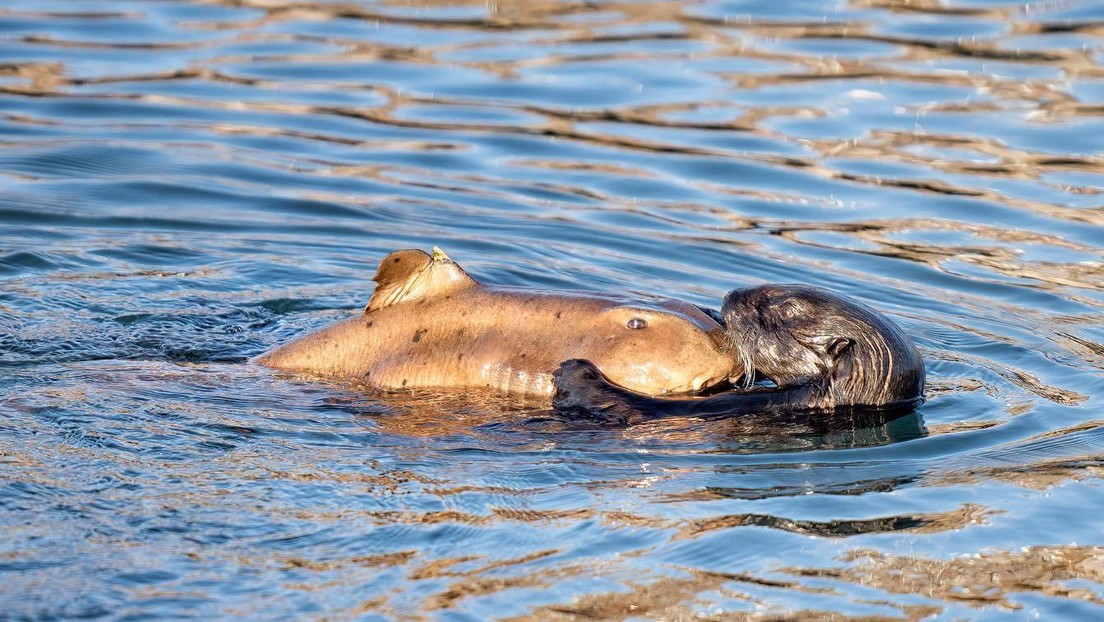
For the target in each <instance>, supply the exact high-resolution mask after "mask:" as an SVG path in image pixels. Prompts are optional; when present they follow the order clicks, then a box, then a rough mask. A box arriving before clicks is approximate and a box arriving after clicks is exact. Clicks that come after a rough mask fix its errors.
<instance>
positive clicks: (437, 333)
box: [255, 248, 743, 399]
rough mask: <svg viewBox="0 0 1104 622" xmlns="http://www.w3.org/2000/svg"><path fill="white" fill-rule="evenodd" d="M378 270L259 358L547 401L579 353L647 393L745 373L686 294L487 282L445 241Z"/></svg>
mask: <svg viewBox="0 0 1104 622" xmlns="http://www.w3.org/2000/svg"><path fill="white" fill-rule="evenodd" d="M373 280H374V281H376V283H377V286H376V290H375V292H374V293H373V295H372V298H371V300H370V301H369V302H368V305H367V307H366V308H365V310H364V312H363V313H358V314H356V315H355V316H353V317H351V318H349V319H346V320H343V321H340V322H337V323H336V324H333V325H331V326H329V327H327V328H325V329H323V330H321V331H319V332H317V333H314V334H310V335H307V336H305V337H302V338H300V339H298V340H296V341H293V342H291V343H289V344H287V345H284V346H282V347H279V348H277V349H275V350H273V351H271V352H268V353H266V354H264V355H262V356H260V357H258V358H257V359H255V361H256V362H257V363H260V364H262V365H266V366H269V367H275V368H279V369H284V370H289V371H298V372H309V373H313V374H319V375H326V376H337V377H346V378H354V379H357V380H360V381H363V382H365V383H367V384H368V385H369V386H372V387H378V388H381V389H400V388H414V387H439V388H449V387H452V388H463V387H490V388H493V389H497V390H499V391H502V392H505V393H509V394H514V395H521V396H537V397H542V398H545V399H546V398H547V397H548V396H550V395H551V394H552V373H553V372H554V371H555V370H556V368H557V367H558V366H559V364H560V363H561V362H563V361H565V360H568V359H575V358H585V359H588V360H590V361H593V362H594V363H595V364H597V365H599V366H601V368H602V372H603V373H604V374H605V376H606V377H607V378H609V379H610V380H611V381H612V382H615V383H617V385H619V386H622V387H626V388H628V389H631V390H633V391H635V392H639V393H641V394H647V395H664V394H672V393H686V392H693V391H700V390H702V389H707V388H709V387H712V386H715V385H718V384H721V383H725V382H728V381H729V380H730V379H733V378H736V377H739V376H741V375H742V373H743V368H742V367H740V359H738V358H736V357H734V356H733V355H732V352H731V350H730V348H729V346H728V344H727V341H726V339H725V336H724V330H723V329H722V328H721V326H720V324H718V323H717V322H716V321H715V320H714V319H713V318H711V317H710V316H708V315H707V314H705V313H704V312H702V310H701V309H699V308H697V307H695V306H694V305H691V304H688V303H685V302H682V301H678V300H673V299H669V298H656V299H635V298H628V297H624V296H613V295H602V294H594V293H588V292H578V291H546V290H536V289H525V288H517V287H499V286H492V285H483V284H480V283H478V282H476V281H475V279H473V278H472V277H471V276H469V275H468V274H467V273H466V272H465V271H464V270H463V269H462V268H461V267H460V266H459V265H457V264H456V263H455V262H454V261H452V260H451V259H449V258H448V256H447V255H445V253H444V252H442V251H441V250H440V249H437V248H434V251H433V255H430V254H428V253H426V252H424V251H421V250H403V251H398V252H395V253H391V254H390V255H388V256H387V257H385V258H384V259H383V261H381V262H380V265H379V269H378V270H377V272H376V274H375V276H374V277H373Z"/></svg>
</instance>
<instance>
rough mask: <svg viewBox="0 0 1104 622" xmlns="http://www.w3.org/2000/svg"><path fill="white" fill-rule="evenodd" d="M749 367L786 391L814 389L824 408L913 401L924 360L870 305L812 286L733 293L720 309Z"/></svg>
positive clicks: (920, 383)
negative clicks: (792, 388)
mask: <svg viewBox="0 0 1104 622" xmlns="http://www.w3.org/2000/svg"><path fill="white" fill-rule="evenodd" d="M721 314H722V315H723V316H724V319H725V323H726V326H727V333H728V338H729V341H730V342H731V344H732V346H733V348H734V349H735V350H736V353H737V356H738V358H740V360H741V361H743V366H744V368H745V369H747V370H754V372H750V373H748V374H746V375H745V382H746V383H747V384H748V385H750V383H751V382H752V381H753V380H754V378H755V375H756V374H755V372H757V373H758V374H760V375H762V376H765V377H766V378H768V379H770V380H771V381H772V382H774V383H775V384H776V385H778V386H779V387H780V388H791V387H799V386H803V385H805V386H808V387H810V388H811V389H812V390H813V391H814V397H813V398H812V399H813V401H814V402H815V403H811V404H809V406H812V407H818V408H835V407H842V406H886V405H893V404H903V403H907V402H911V403H915V402H916V401H918V400H919V399H921V395H922V393H923V389H924V363H923V361H922V360H921V358H920V354H919V353H918V352H917V351H916V346H915V345H913V343H912V340H911V339H909V338H908V336H907V335H905V333H904V332H902V331H901V329H900V328H899V327H898V326H897V325H896V324H894V323H893V322H891V321H889V320H888V319H886V318H885V317H883V316H881V315H880V314H878V313H877V312H875V311H874V310H872V309H870V308H869V307H867V306H865V305H863V304H860V303H858V302H856V301H854V300H852V299H850V298H848V297H846V296H843V295H840V294H837V293H835V292H831V291H829V290H826V289H822V288H819V287H813V286H810V285H764V286H760V287H751V288H744V289H737V290H733V291H731V292H729V293H728V295H726V296H725V299H724V305H723V306H722V307H721Z"/></svg>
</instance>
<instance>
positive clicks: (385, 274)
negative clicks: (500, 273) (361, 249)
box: [364, 246, 477, 313]
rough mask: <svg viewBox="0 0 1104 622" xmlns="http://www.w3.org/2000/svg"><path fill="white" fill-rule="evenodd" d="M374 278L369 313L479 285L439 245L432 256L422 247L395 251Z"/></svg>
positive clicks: (382, 264) (368, 307)
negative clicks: (373, 290) (420, 248)
mask: <svg viewBox="0 0 1104 622" xmlns="http://www.w3.org/2000/svg"><path fill="white" fill-rule="evenodd" d="M372 280H373V281H375V282H376V291H375V293H373V294H372V298H371V300H369V301H368V306H367V307H366V308H365V309H364V311H365V312H366V313H367V312H369V311H375V310H376V309H382V308H383V307H388V306H391V305H394V304H399V303H401V302H410V301H412V300H418V299H421V298H430V297H433V296H442V295H445V294H448V293H451V292H455V291H457V290H459V289H463V288H466V287H471V286H473V285H477V283H476V282H475V279H473V278H471V277H470V276H468V273H467V272H464V269H463V268H461V267H460V266H458V265H456V262H455V261H453V260H451V259H449V257H448V255H446V254H445V252H444V251H442V250H441V249H439V248H437V247H436V246H434V247H433V255H432V256H431V255H430V254H429V253H427V252H425V251H423V250H419V249H408V250H403V251H395V252H394V253H391V254H390V255H388V256H386V257H384V258H383V261H381V262H380V265H379V268H378V269H377V270H376V275H375V276H373V277H372Z"/></svg>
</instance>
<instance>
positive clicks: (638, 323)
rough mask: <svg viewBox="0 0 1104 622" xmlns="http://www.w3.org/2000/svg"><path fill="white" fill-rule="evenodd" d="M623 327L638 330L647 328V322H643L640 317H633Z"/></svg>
mask: <svg viewBox="0 0 1104 622" xmlns="http://www.w3.org/2000/svg"><path fill="white" fill-rule="evenodd" d="M625 326H627V327H629V328H631V329H633V330H640V329H641V328H647V327H648V320H645V319H644V318H642V317H634V318H632V319H631V320H629V321H628V322H625Z"/></svg>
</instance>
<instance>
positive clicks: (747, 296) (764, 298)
mask: <svg viewBox="0 0 1104 622" xmlns="http://www.w3.org/2000/svg"><path fill="white" fill-rule="evenodd" d="M770 293H771V288H770V286H767V285H759V286H756V287H741V288H739V289H734V290H732V291H730V292H728V293H727V294H725V297H724V302H723V303H722V304H721V314H722V315H724V316H726V317H727V316H728V314H729V313H730V312H732V311H735V310H737V309H755V308H758V307H760V306H762V305H763V304H764V303H765V302H768V301H769V298H770Z"/></svg>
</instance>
